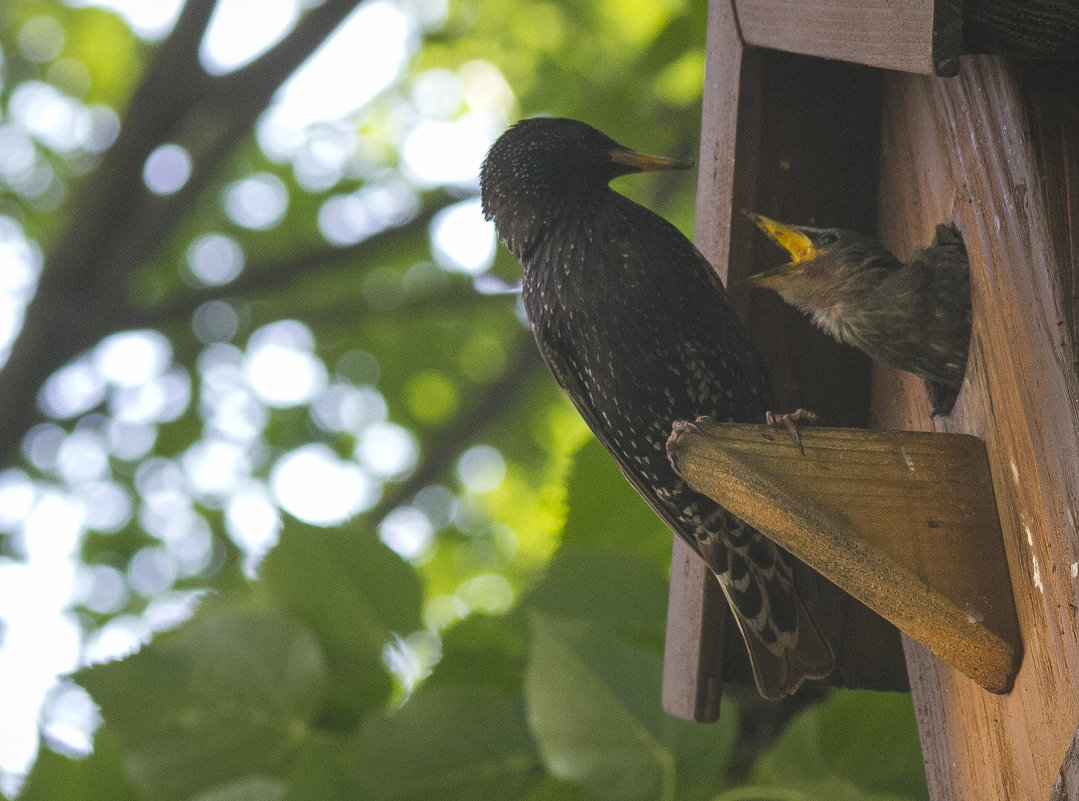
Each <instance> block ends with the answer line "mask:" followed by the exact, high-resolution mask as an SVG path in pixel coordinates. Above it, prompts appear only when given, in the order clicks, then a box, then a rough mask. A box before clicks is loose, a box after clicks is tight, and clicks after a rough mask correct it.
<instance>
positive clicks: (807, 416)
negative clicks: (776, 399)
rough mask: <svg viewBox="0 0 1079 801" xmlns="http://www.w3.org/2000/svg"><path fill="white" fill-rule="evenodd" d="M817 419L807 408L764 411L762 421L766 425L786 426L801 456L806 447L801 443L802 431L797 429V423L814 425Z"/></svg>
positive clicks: (815, 414) (814, 413)
mask: <svg viewBox="0 0 1079 801" xmlns="http://www.w3.org/2000/svg"><path fill="white" fill-rule="evenodd" d="M818 419H819V417H818V416H817V413H816V412H811V411H810V410H809V409H795V410H794V411H793V412H787V413H786V414H776V413H775V412H771V411H768V412H765V413H764V421H765V422H766V423H768V425H770V426H775V427H776V428H778V427H779V426H781V425H782V426H786V427H787V430H788V431H789V432H790V433H791V438H792V439H793V440H794V444H795V445H797V446H798V450H799V451H800V452H801V454H802V456H805V455H806V449H805V447H803V445H802V432H801V431H799V430H798V425H799V424H804V425H814V424H815V423H816V422H817V420H818Z"/></svg>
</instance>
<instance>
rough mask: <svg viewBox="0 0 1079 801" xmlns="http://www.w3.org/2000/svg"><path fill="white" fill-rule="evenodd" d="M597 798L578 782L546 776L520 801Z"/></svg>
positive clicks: (585, 799)
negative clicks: (573, 782)
mask: <svg viewBox="0 0 1079 801" xmlns="http://www.w3.org/2000/svg"><path fill="white" fill-rule="evenodd" d="M598 798H599V796H597V795H595V794H594V793H591V792H589V791H588V789H587V788H586V787H582V786H581V785H579V784H572V783H570V782H567V781H562V780H561V779H559V778H556V777H554V776H546V777H544V779H543V781H542V782H540V783H539V784H538V785H536V787H535V789H533V790H532V792H531V793H529V794H528V795H527V796H525V797H524V798H523V799H522V801H596V799H598Z"/></svg>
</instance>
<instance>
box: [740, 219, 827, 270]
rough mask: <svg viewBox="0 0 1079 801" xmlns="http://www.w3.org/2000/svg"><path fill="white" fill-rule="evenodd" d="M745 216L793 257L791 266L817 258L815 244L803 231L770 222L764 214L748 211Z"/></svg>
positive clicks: (773, 221)
mask: <svg viewBox="0 0 1079 801" xmlns="http://www.w3.org/2000/svg"><path fill="white" fill-rule="evenodd" d="M745 215H746V216H747V217H749V219H751V220H753V222H754V223H756V225H757V227H758V228H760V229H761V230H762V231H764V233H766V234H768V237H769V238H770V239H771V240H772V241H773V242H775V243H776V244H777V245H779V246H780V247H782V248H783V249H784V250H785V251H787V252H788V253H789V254H790V255H791V264H801V263H802V262H805V261H813V259H815V258H817V249H816V248H815V247H813V242H812V241H811V240H810V238H809V237H808V236H806V235H805V234H803V233H802V232H801V231H796V230H795V229H793V228H789V227H787V226H786V225H783V223H777V222H776V221H775V220H770V219H768V218H767V217H765V216H764V215H762V214H754V213H753V212H751V211H747V212H745Z"/></svg>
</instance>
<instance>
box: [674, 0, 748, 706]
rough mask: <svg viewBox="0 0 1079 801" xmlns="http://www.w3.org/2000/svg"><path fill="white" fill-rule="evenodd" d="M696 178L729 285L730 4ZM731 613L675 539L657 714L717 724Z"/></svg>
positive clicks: (715, 54)
mask: <svg viewBox="0 0 1079 801" xmlns="http://www.w3.org/2000/svg"><path fill="white" fill-rule="evenodd" d="M706 47H707V51H706V67H705V74H704V97H703V108H702V112H701V114H702V119H703V120H704V121H705V124H704V125H703V126H702V128H701V149H700V167H699V169H698V178H697V219H696V233H695V239H696V245H697V249H698V250H700V251H701V253H703V254H704V255H705V257H707V259H708V260H709V261H710V262H711V263H712V264H713V265H714V266H715V267H716V269H717V271H718V272H719V274H720V277H721V278H722V279H723V281H724V283H727V278H728V276H727V251H728V249H729V247H730V220H731V195H732V192H733V182H734V147H735V141H736V135H735V134H736V131H737V125H738V101H739V94H740V88H741V85H742V81H741V75H742V57H743V47H742V42H741V40H740V39H739V38H738V33H737V28H736V27H735V25H734V18H733V12H732V10H731V6H730V3H729V2H728V0H714V2H711V3H710V4H709V8H708V36H707V43H706ZM731 622H732V621H731V614H730V610H729V608H728V607H727V601H726V599H724V598H723V594H722V591H720V589H719V586H718V584H716V581H715V578H714V577H713V576H712V575H711V573H710V572H709V570H708V568H707V567H706V566H705V564H704V562H703V561H701V559H700V558H699V557H698V556H697V555H696V554H695V553H694V552H693V551H692V550H691V549H690V548H689V546H688V545H686V544H685V543H683V542H682V540H681V539H679V538H678V537H675V538H674V546H673V549H672V552H671V588H670V592H669V595H668V599H667V636H666V643H665V646H664V655H663V697H662V703H663V709H664V711H665V712H666V713H667V714H669V715H674V716H676V717H680V718H684V719H685V720H697V721H701V722H711V721H715V720H717V719H718V718H719V702H720V685H721V684H722V681H723V661H724V660H723V647H722V644H723V640H724V630H725V629H726V628H730V627H731V626H730V625H729V624H730V623H731Z"/></svg>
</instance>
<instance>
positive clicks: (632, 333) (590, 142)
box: [480, 118, 834, 698]
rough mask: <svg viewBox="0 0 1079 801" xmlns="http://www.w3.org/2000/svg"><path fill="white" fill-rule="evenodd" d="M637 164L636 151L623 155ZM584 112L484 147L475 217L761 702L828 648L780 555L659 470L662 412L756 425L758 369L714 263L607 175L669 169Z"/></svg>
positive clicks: (761, 380) (812, 668) (824, 660)
mask: <svg viewBox="0 0 1079 801" xmlns="http://www.w3.org/2000/svg"><path fill="white" fill-rule="evenodd" d="M638 158H639V159H643V161H639V162H638V161H637V159H638ZM673 166H675V165H674V164H673V163H671V162H661V161H658V160H654V159H652V158H651V157H641V156H639V154H636V153H634V152H633V151H631V150H628V149H627V148H625V147H623V146H621V145H619V144H618V143H616V142H614V141H613V140H611V139H610V138H608V137H606V136H604V135H603V134H601V133H600V132H599V131H596V130H595V129H594V128H591V127H590V126H588V125H585V124H584V123H580V122H576V121H574V120H565V119H546V118H535V119H528V120H524V121H522V122H520V123H518V124H517V125H515V126H513V127H512V128H510V129H509V130H508V131H507V132H506V133H505V134H503V135H502V137H501V138H500V139H499V140H498V141H497V142H495V144H494V145H493V146H492V148H491V150H490V152H489V153H488V154H487V159H486V161H485V162H484V165H483V170H482V173H481V178H480V185H481V189H482V197H483V209H484V214H485V215H486V217H487V218H488V219H493V220H494V222H495V227H496V229H497V231H498V235H499V238H500V239H501V241H502V242H503V244H505V245H506V247H507V248H509V250H510V251H511V252H512V253H513V254H514V255H515V256H516V257H517V258H518V259H519V260H520V261H521V264H522V265H523V267H524V303H525V309H526V311H527V313H528V318H529V321H530V323H531V326H532V331H533V333H534V334H535V337H536V342H537V344H538V345H539V349H540V351H541V353H542V354H543V358H544V359H545V360H546V362H547V365H548V366H549V367H550V369H551V372H552V373H553V374H554V376H555V378H556V379H557V381H558V383H559V384H560V385H561V386H562V388H563V389H564V390H565V391H566V393H567V394H568V395H569V397H570V399H571V400H572V401H573V404H574V405H575V406H576V407H577V409H578V411H579V412H580V413H581V415H582V416H583V417H584V419H585V420H586V421H587V423H588V425H589V426H590V427H591V429H592V431H593V432H594V433H595V434H596V436H597V437H598V438H599V440H600V441H601V442H602V443H603V444H604V446H606V448H607V450H608V451H610V452H611V454H612V455H613V456H614V458H615V460H616V461H617V463H618V465H619V467H620V468H621V470H622V472H623V474H624V475H625V476H626V477H627V478H628V479H629V481H630V482H631V483H632V484H633V486H634V487H635V488H636V489H637V491H638V492H640V493H641V495H642V496H643V497H644V498H645V500H646V501H648V503H649V504H650V505H651V506H652V508H653V509H655V511H656V512H657V513H658V514H659V516H660V517H661V518H663V520H664V521H665V522H666V523H667V524H668V525H669V526H670V527H671V529H673V530H674V532H675V533H676V534H678V535H679V536H680V537H682V538H683V539H684V540H685V541H686V542H688V543H689V544H690V545H691V546H692V547H693V548H694V550H696V551H697V552H698V553H699V554H701V556H702V557H703V558H704V559H705V561H706V562H707V563H708V565H709V567H710V568H711V569H712V570H713V572H714V573H715V574H716V576H717V578H718V579H719V582H720V585H721V586H722V587H723V590H724V592H725V594H726V595H727V598H728V600H729V601H730V602H731V606H732V608H733V609H734V611H735V618H736V619H737V621H738V624H739V627H740V628H741V631H742V634H743V636H744V637H745V639H746V644H747V646H748V648H749V653H750V657H751V661H752V663H753V668H754V675H755V677H756V679H757V685H758V688H759V689H760V691H761V694H762V695H764V696H765V697H769V698H775V697H781V696H783V695H786V694H788V693H791V692H794V690H796V689H797V688H798V686H799V685H800V684H801V683H802V681H803V679H805V678H806V677H819V676H823V675H827V674H828V673H829V672H830V671H831V670H832V667H833V664H834V657H833V654H832V651H831V648H830V646H829V645H828V643H827V642H826V641H825V640H824V638H823V636H822V635H821V633H820V631H819V630H818V629H817V626H816V624H815V622H814V621H813V620H812V618H811V617H810V615H809V613H808V611H807V610H806V608H805V607H804V605H803V604H802V603H801V602H800V601H799V600H798V598H797V596H796V594H795V593H794V588H793V586H792V580H791V571H790V568H789V566H788V564H787V562H786V560H785V557H784V555H783V554H782V553H781V552H780V551H779V549H778V548H777V547H776V546H775V545H774V544H773V543H772V542H771V541H769V540H767V539H766V538H764V537H762V536H761V535H760V534H759V533H758V532H757V531H755V530H754V529H752V528H750V527H748V526H746V525H744V524H743V523H742V522H741V521H739V520H737V519H736V518H734V517H733V516H732V515H730V514H729V513H728V512H727V511H726V510H724V509H723V508H722V507H720V506H718V505H717V504H715V503H714V502H713V501H711V500H709V499H708V498H706V497H704V496H703V495H700V494H698V493H696V492H694V491H693V490H691V489H690V488H689V487H688V486H687V485H686V484H685V483H684V482H683V481H682V480H681V479H680V478H679V477H678V476H677V474H675V472H674V470H673V469H672V468H671V466H670V463H669V462H668V460H667V454H666V450H665V444H666V441H667V438H668V436H669V434H670V431H671V424H672V423H673V422H674V421H675V420H678V419H690V420H692V419H695V418H696V417H699V416H701V415H708V416H711V417H713V418H716V419H719V420H738V421H745V422H759V421H761V420H762V419H763V417H764V414H765V411H766V410H767V409H768V408H769V404H770V403H771V388H770V386H769V383H768V380H767V376H766V373H765V371H764V367H763V365H762V364H761V362H760V359H759V358H758V356H757V355H756V352H755V351H754V349H753V347H752V346H751V344H750V342H749V339H748V338H747V336H746V333H745V331H744V330H743V328H742V326H741V325H740V323H739V321H738V319H737V318H736V316H735V314H734V312H733V310H732V309H731V307H730V305H729V304H728V303H727V299H726V293H725V291H724V289H723V286H722V284H721V283H720V282H719V279H718V278H717V276H716V274H715V272H714V271H713V270H712V268H711V266H710V265H709V264H708V263H707V261H705V259H704V258H703V257H702V256H701V255H700V254H699V253H698V252H697V250H696V248H694V247H693V245H692V244H691V243H690V242H689V240H687V239H686V238H685V237H684V236H683V235H682V234H681V233H680V232H679V231H678V230H677V229H676V228H675V227H674V226H672V225H670V224H669V223H668V222H666V221H665V220H663V219H662V218H660V217H658V216H657V215H655V214H653V213H652V212H650V211H648V210H647V209H645V208H643V207H642V206H639V205H637V204H636V203H634V202H632V201H630V200H629V199H627V198H625V197H623V196H622V195H619V194H618V193H616V192H614V191H613V190H611V189H610V187H608V185H607V184H608V182H609V181H610V180H611V179H612V178H615V177H617V176H619V175H623V174H626V173H630V172H638V171H641V170H644V169H670V168H672V167H673Z"/></svg>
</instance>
